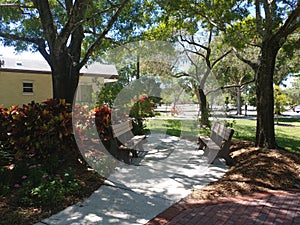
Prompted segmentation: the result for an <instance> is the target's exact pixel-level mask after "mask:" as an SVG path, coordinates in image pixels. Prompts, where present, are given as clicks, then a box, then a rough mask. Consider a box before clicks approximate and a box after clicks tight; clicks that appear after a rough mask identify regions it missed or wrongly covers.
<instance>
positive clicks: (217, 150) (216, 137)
mask: <svg viewBox="0 0 300 225" xmlns="http://www.w3.org/2000/svg"><path fill="white" fill-rule="evenodd" d="M233 133H234V130H233V129H229V128H227V127H226V126H225V125H223V124H221V123H218V122H215V123H213V125H212V128H211V133H210V136H209V137H206V136H200V137H199V142H198V144H199V149H203V150H204V156H207V162H208V163H213V162H214V161H215V159H216V158H223V159H225V160H226V164H227V165H232V163H233V160H232V158H231V157H230V155H229V154H230V149H229V148H230V145H231V138H232V136H233Z"/></svg>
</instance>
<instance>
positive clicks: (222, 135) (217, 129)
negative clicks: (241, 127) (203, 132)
mask: <svg viewBox="0 0 300 225" xmlns="http://www.w3.org/2000/svg"><path fill="white" fill-rule="evenodd" d="M233 133H234V130H233V129H229V128H227V127H226V126H225V125H223V124H221V123H218V122H215V123H213V126H212V128H211V133H210V138H211V139H212V140H213V141H214V142H215V143H216V144H217V145H218V146H220V147H221V145H222V144H223V142H224V141H225V142H227V141H230V140H231V138H232V136H233Z"/></svg>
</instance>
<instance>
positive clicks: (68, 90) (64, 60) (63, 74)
mask: <svg viewBox="0 0 300 225" xmlns="http://www.w3.org/2000/svg"><path fill="white" fill-rule="evenodd" d="M64 55H66V54H62V55H61V56H59V57H56V58H54V59H53V60H51V65H52V85H53V87H52V88H53V98H55V99H65V100H66V102H68V103H70V104H72V103H73V101H74V96H75V93H76V89H77V86H78V82H79V69H78V68H76V67H74V65H73V61H72V60H70V59H68V58H69V57H67V56H64Z"/></svg>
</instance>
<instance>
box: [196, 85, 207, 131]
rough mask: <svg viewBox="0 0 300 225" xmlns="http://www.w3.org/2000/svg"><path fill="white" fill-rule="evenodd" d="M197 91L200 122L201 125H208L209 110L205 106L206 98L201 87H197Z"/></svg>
mask: <svg viewBox="0 0 300 225" xmlns="http://www.w3.org/2000/svg"><path fill="white" fill-rule="evenodd" d="M198 93H199V105H200V112H201V118H200V123H201V125H202V126H203V125H205V126H209V110H208V108H207V100H206V95H205V94H204V91H203V89H201V88H199V89H198Z"/></svg>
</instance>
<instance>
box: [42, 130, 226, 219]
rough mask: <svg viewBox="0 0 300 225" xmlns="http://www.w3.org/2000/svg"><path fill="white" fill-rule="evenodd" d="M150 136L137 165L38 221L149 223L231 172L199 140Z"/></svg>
mask: <svg viewBox="0 0 300 225" xmlns="http://www.w3.org/2000/svg"><path fill="white" fill-rule="evenodd" d="M147 140H148V142H147V144H145V145H144V148H145V150H147V151H148V154H147V155H146V156H145V158H144V159H143V160H142V161H141V162H139V164H138V165H126V164H120V166H119V167H117V168H116V170H115V172H114V173H113V174H111V175H110V176H109V177H108V178H107V181H106V183H105V185H102V186H101V187H100V188H99V189H98V190H97V191H96V192H94V193H93V194H92V195H91V196H90V197H89V198H88V199H86V200H85V201H83V202H80V203H78V204H76V205H73V206H70V207H68V208H66V209H65V210H63V211H61V212H59V213H58V214H55V215H53V216H51V217H50V218H47V219H44V220H43V221H41V222H39V223H37V224H36V225H42V224H52V225H53V224H61V225H69V224H72V225H77V224H78V225H83V224H84V225H89V224H118V225H119V224H122V225H127V224H128V225H129V224H130V225H135V224H145V223H147V222H148V221H150V220H151V219H152V218H153V217H155V216H156V215H158V214H160V213H161V212H163V211H164V210H166V209H167V208H169V207H170V206H172V205H174V203H176V202H178V201H180V200H181V199H182V198H184V197H185V196H187V195H188V194H190V193H191V191H192V190H193V189H199V188H201V187H203V186H204V185H206V184H208V183H210V182H212V181H215V180H217V179H219V178H220V177H221V176H222V175H223V174H224V173H225V172H226V170H227V167H226V166H225V165H224V164H223V163H221V162H217V163H215V164H213V165H208V164H207V163H206V160H205V158H202V152H201V151H198V150H196V148H197V145H196V142H190V141H187V140H184V139H180V138H176V137H172V136H166V135H161V134H152V135H151V136H150V137H148V138H147Z"/></svg>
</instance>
